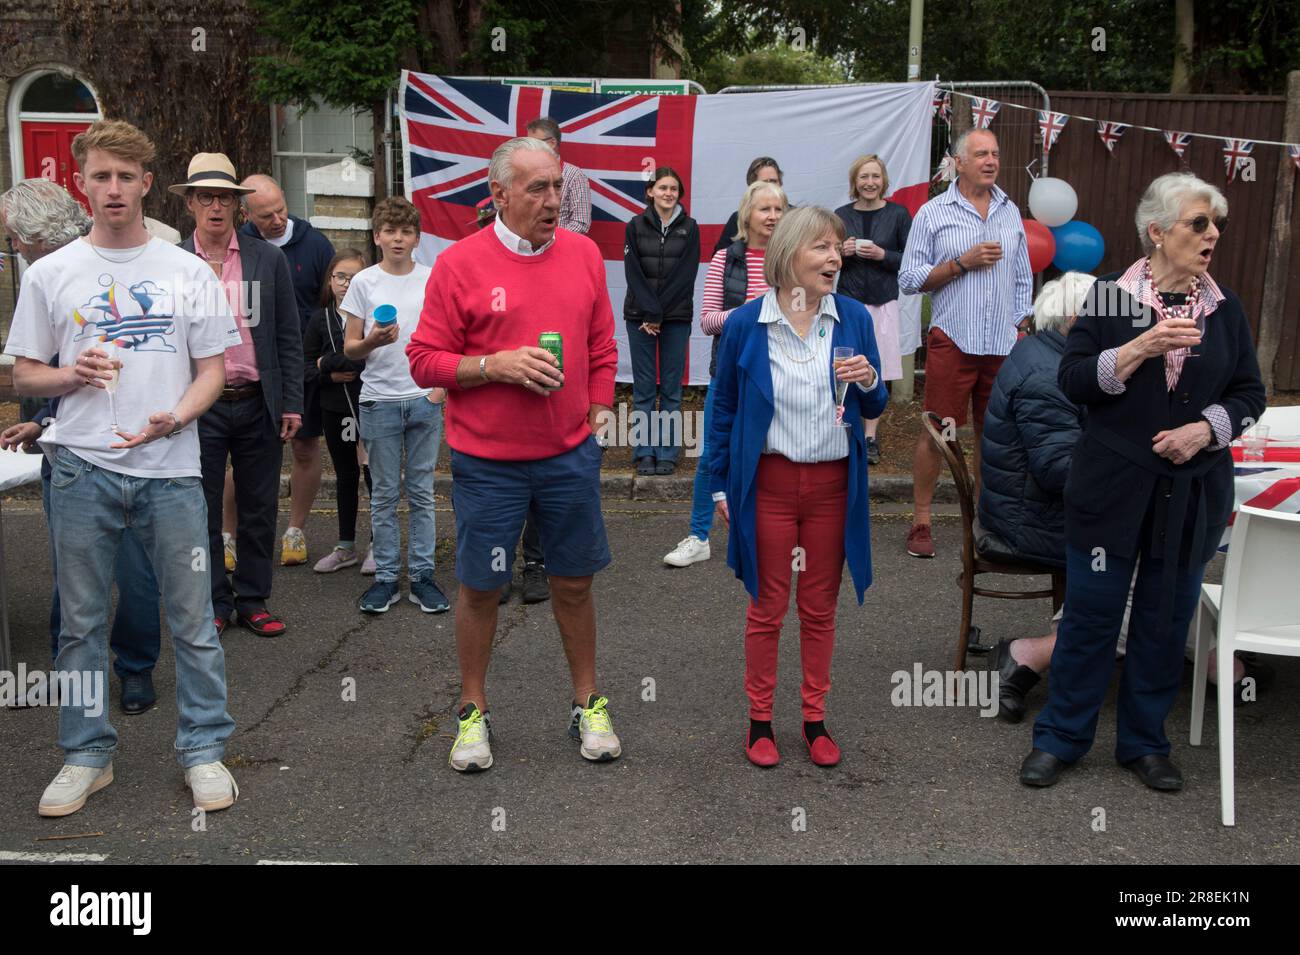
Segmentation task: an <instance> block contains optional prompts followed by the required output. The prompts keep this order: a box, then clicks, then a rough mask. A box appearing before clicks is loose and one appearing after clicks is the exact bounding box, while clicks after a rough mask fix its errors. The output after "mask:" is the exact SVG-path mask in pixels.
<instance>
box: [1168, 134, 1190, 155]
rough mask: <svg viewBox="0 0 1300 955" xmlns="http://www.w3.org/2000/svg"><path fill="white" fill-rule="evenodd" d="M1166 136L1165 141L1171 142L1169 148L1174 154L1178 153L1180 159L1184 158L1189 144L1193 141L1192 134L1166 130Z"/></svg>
mask: <svg viewBox="0 0 1300 955" xmlns="http://www.w3.org/2000/svg"><path fill="white" fill-rule="evenodd" d="M1164 137H1165V142H1167V143H1168V144H1169V148H1170V149H1172V150H1173V151H1174V155H1176V156H1177V157H1178V158H1179V159H1182V158H1183V153H1185V152H1187V144H1188V143H1190V142H1191V141H1192V137H1191V134H1190V133H1171V132H1168V131H1166V132H1165V133H1164Z"/></svg>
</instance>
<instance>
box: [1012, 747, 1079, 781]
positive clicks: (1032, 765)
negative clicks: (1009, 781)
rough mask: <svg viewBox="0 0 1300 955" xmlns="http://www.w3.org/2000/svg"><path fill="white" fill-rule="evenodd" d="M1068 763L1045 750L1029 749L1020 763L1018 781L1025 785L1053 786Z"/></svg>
mask: <svg viewBox="0 0 1300 955" xmlns="http://www.w3.org/2000/svg"><path fill="white" fill-rule="evenodd" d="M1069 765H1070V764H1069V763H1067V762H1066V761H1065V760H1063V759H1057V758H1056V757H1055V756H1053V755H1052V754H1051V753H1049V752H1047V751H1046V750H1042V749H1035V750H1031V751H1030V753H1029V755H1028V756H1026V757H1025V761H1024V762H1023V763H1021V764H1020V781H1021V782H1022V783H1024V784H1025V785H1026V786H1040V787H1042V786H1055V785H1056V781H1057V780H1058V779H1060V778H1061V773H1062V772H1063V771H1064V770H1065V769H1066V768H1067V767H1068V766H1069Z"/></svg>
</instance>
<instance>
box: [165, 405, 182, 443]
mask: <svg viewBox="0 0 1300 955" xmlns="http://www.w3.org/2000/svg"><path fill="white" fill-rule="evenodd" d="M167 413H168V414H169V415H171V416H172V420H173V421H175V422H176V427H174V428H172V429H171V431H169V432H168V433H167V437H168V438H169V439H170V438H174V437H175V436H176V435H178V434H180V433H181V432H182V431H184V430H185V427H184V426H183V425H182V424H181V419H180V417H179V416H178V415H177V414H176V412H175V411H169V412H167Z"/></svg>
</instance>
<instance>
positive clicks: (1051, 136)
mask: <svg viewBox="0 0 1300 955" xmlns="http://www.w3.org/2000/svg"><path fill="white" fill-rule="evenodd" d="M1069 119H1070V117H1069V116H1067V115H1066V114H1065V113H1053V112H1051V111H1050V110H1046V109H1040V110H1039V111H1038V130H1039V132H1040V133H1041V134H1042V137H1043V152H1045V153H1046V152H1051V149H1052V147H1053V146H1055V145H1056V137H1057V136H1060V135H1061V130H1063V129H1065V124H1066V123H1067V122H1069Z"/></svg>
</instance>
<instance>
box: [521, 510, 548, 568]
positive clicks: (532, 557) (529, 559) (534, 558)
mask: <svg viewBox="0 0 1300 955" xmlns="http://www.w3.org/2000/svg"><path fill="white" fill-rule="evenodd" d="M543 562H544V561H543V557H542V537H541V535H540V534H539V533H537V522H536V521H534V520H533V512H532V511H529V512H528V520H527V521H526V522H525V523H524V563H526V564H540V563H543Z"/></svg>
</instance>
